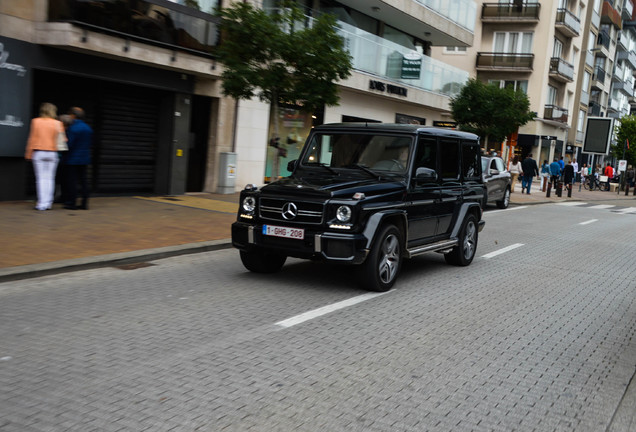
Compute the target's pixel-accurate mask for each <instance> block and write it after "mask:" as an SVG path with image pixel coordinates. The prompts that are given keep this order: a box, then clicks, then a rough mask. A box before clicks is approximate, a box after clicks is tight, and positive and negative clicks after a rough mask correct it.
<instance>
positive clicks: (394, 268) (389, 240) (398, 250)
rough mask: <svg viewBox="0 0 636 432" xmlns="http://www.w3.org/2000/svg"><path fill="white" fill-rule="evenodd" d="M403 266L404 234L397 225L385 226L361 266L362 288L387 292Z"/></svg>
mask: <svg viewBox="0 0 636 432" xmlns="http://www.w3.org/2000/svg"><path fill="white" fill-rule="evenodd" d="M401 265H402V234H401V233H400V231H399V230H398V229H397V228H396V226H395V225H385V226H383V227H382V228H381V229H380V232H379V234H378V235H377V236H376V238H375V241H374V242H373V245H372V246H371V252H370V253H369V256H368V257H367V259H366V260H365V261H364V263H363V264H361V265H360V268H359V272H360V278H359V279H360V286H361V287H362V288H364V289H366V290H369V291H376V292H385V291H388V290H390V289H391V287H392V286H393V284H394V283H395V281H396V279H397V277H398V274H399V273H400V267H401Z"/></svg>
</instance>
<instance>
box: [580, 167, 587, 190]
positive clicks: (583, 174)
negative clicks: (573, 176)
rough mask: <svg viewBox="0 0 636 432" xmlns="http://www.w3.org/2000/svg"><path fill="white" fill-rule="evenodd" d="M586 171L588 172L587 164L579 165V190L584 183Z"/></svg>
mask: <svg viewBox="0 0 636 432" xmlns="http://www.w3.org/2000/svg"><path fill="white" fill-rule="evenodd" d="M587 173H588V168H587V164H586V163H584V164H583V166H581V171H580V172H579V175H580V176H581V182H580V183H579V192H580V191H581V186H583V185H584V184H585V179H586V177H587Z"/></svg>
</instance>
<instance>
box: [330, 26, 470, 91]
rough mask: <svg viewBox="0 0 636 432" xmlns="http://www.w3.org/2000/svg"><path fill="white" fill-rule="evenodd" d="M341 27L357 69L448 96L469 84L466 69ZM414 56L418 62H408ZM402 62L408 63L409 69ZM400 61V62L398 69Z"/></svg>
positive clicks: (351, 27) (340, 29)
mask: <svg viewBox="0 0 636 432" xmlns="http://www.w3.org/2000/svg"><path fill="white" fill-rule="evenodd" d="M338 26H339V27H340V28H339V30H338V33H339V34H340V36H342V37H343V38H344V39H345V48H346V49H347V51H348V52H349V54H350V55H351V57H352V63H353V68H354V69H356V70H359V71H362V72H367V73H369V74H372V75H376V76H381V77H386V78H389V79H391V80H392V81H397V82H401V83H404V84H408V85H409V86H412V87H416V88H420V89H422V90H427V91H430V92H434V93H439V94H442V95H446V96H454V95H455V94H457V93H458V92H459V91H460V90H461V88H462V87H463V86H464V84H465V83H466V81H468V78H469V75H468V72H466V71H464V70H461V69H458V68H455V67H453V66H451V65H448V64H446V63H443V62H441V61H439V60H435V59H433V58H431V57H427V56H424V55H418V54H417V53H416V52H414V51H413V50H410V49H408V48H407V47H404V46H403V45H399V44H396V43H394V42H391V41H389V40H386V39H383V38H381V37H379V36H376V35H373V34H371V33H368V32H366V31H364V30H361V29H359V28H357V27H354V26H352V25H349V24H346V23H343V22H339V23H338ZM414 55H415V56H416V57H417V58H416V59H415V60H408V59H411V58H414V57H413V56H414ZM402 59H406V60H407V63H408V64H407V65H406V69H405V68H404V64H405V63H402ZM396 60H399V62H400V63H399V65H398V67H397V68H396ZM409 62H411V63H409ZM413 62H414V63H413ZM413 65H414V66H413Z"/></svg>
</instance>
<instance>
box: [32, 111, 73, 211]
mask: <svg viewBox="0 0 636 432" xmlns="http://www.w3.org/2000/svg"><path fill="white" fill-rule="evenodd" d="M56 118H57V108H56V107H55V105H53V104H51V103H48V102H45V103H43V104H42V105H40V117H36V118H34V119H33V120H31V129H30V130H29V139H28V141H27V146H26V151H25V153H24V157H25V159H27V160H32V161H33V171H34V173H35V181H36V191H37V195H38V201H37V204H36V205H35V209H36V210H49V209H51V207H52V206H53V195H54V194H55V170H56V169H57V163H58V161H59V156H58V154H57V138H58V134H59V133H60V132H61V133H64V127H63V125H62V122H61V121H59V120H56Z"/></svg>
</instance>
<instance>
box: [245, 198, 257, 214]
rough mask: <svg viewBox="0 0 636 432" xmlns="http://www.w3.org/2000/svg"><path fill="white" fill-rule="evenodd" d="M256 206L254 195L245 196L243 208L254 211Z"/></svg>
mask: <svg viewBox="0 0 636 432" xmlns="http://www.w3.org/2000/svg"><path fill="white" fill-rule="evenodd" d="M255 208H256V200H255V199H254V197H252V196H248V197H245V199H244V200H243V210H245V211H247V212H253V211H254V209H255Z"/></svg>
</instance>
